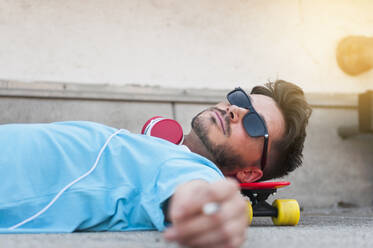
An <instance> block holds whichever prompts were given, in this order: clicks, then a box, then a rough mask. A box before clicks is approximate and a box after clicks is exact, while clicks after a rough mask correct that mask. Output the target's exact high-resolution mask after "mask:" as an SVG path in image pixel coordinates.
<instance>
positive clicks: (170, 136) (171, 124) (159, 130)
mask: <svg viewBox="0 0 373 248" xmlns="http://www.w3.org/2000/svg"><path fill="white" fill-rule="evenodd" d="M141 134H145V135H148V136H154V137H158V138H162V139H165V140H168V141H170V142H172V143H174V144H176V145H181V144H182V143H183V140H184V134H183V128H182V127H181V125H180V124H179V123H178V122H177V121H175V120H172V119H168V118H164V117H162V116H155V117H153V118H150V119H149V120H148V121H147V122H146V123H145V125H144V126H143V128H142V130H141Z"/></svg>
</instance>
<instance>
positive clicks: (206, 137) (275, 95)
mask: <svg viewBox="0 0 373 248" xmlns="http://www.w3.org/2000/svg"><path fill="white" fill-rule="evenodd" d="M227 98H228V101H225V102H221V103H219V104H218V105H216V106H215V107H213V108H209V109H207V110H205V111H203V112H201V113H199V114H198V115H197V116H196V117H195V118H194V119H193V121H192V131H191V133H190V134H189V135H188V136H187V139H186V143H187V144H188V143H189V145H190V144H191V143H192V145H190V146H189V147H190V148H191V150H192V151H195V152H197V153H200V154H201V155H203V156H205V157H207V158H209V159H210V160H212V161H213V162H215V163H216V164H217V166H218V167H219V168H220V169H221V170H222V171H223V173H224V174H225V175H226V176H232V177H236V178H237V179H238V180H239V181H241V182H252V181H257V180H268V179H271V178H276V177H281V176H284V175H286V174H288V172H290V171H292V170H294V169H295V168H296V167H298V166H300V165H301V159H302V150H303V143H304V139H305V136H306V131H305V128H306V125H307V123H308V118H309V116H310V114H311V108H310V107H309V105H308V104H307V102H306V101H305V99H304V94H303V91H302V90H301V89H300V88H299V87H298V86H296V85H294V84H291V83H288V82H285V81H281V80H278V81H276V82H274V83H268V84H266V86H256V87H254V88H253V90H252V91H251V94H250V95H249V96H247V95H246V94H245V93H244V92H243V91H242V90H235V91H233V92H231V93H230V94H228V96H227ZM267 134H268V138H266V136H267ZM191 140H194V141H191ZM266 140H267V142H266ZM266 143H267V144H266Z"/></svg>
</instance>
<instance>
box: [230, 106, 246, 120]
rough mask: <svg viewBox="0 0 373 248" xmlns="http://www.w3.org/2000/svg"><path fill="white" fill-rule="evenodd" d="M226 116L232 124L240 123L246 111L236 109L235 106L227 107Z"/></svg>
mask: <svg viewBox="0 0 373 248" xmlns="http://www.w3.org/2000/svg"><path fill="white" fill-rule="evenodd" d="M226 111H227V114H228V116H229V118H230V121H231V122H232V123H237V122H240V121H241V119H242V118H243V116H244V115H245V114H246V112H247V111H248V110H247V109H244V108H240V107H237V106H236V105H228V106H227V108H226Z"/></svg>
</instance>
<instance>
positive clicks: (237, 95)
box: [227, 90, 249, 108]
mask: <svg viewBox="0 0 373 248" xmlns="http://www.w3.org/2000/svg"><path fill="white" fill-rule="evenodd" d="M227 99H228V101H229V102H230V104H232V105H236V106H238V107H241V108H248V106H249V101H248V98H247V96H246V95H245V94H244V93H243V92H242V91H239V90H236V91H233V92H231V93H230V94H229V95H228V96H227Z"/></svg>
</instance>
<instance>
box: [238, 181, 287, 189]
mask: <svg viewBox="0 0 373 248" xmlns="http://www.w3.org/2000/svg"><path fill="white" fill-rule="evenodd" d="M289 185H290V182H287V181H280V182H257V183H241V184H240V187H241V189H248V190H255V189H278V188H282V187H286V186H289Z"/></svg>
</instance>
